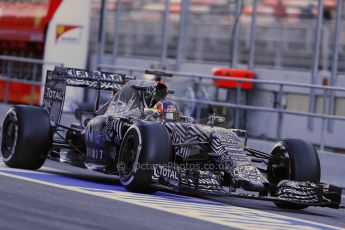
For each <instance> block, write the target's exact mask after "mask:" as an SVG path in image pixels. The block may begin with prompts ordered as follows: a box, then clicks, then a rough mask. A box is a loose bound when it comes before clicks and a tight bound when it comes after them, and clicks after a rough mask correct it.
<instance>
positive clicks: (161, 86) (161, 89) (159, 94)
mask: <svg viewBox="0 0 345 230" xmlns="http://www.w3.org/2000/svg"><path fill="white" fill-rule="evenodd" d="M150 94H151V95H150V97H148V98H147V99H146V101H147V102H148V107H149V108H153V107H154V106H155V105H156V104H157V103H158V102H160V101H162V100H164V99H165V97H166V96H167V95H168V87H167V86H166V84H165V83H164V82H163V81H156V86H155V87H154V89H153V90H152V91H151V93H150Z"/></svg>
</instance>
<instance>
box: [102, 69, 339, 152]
mask: <svg viewBox="0 0 345 230" xmlns="http://www.w3.org/2000/svg"><path fill="white" fill-rule="evenodd" d="M98 68H100V69H104V70H108V71H127V72H128V73H129V74H134V73H144V69H141V68H133V67H129V66H112V65H105V64H100V65H98ZM169 73H172V74H173V75H174V77H177V78H189V79H190V78H192V79H194V80H195V81H196V84H197V86H198V87H202V85H203V82H204V81H206V80H208V81H209V80H228V81H229V80H231V81H234V80H236V81H237V82H253V83H255V84H263V85H276V86H277V92H278V95H277V105H276V108H275V107H272V108H270V107H263V106H255V105H245V104H241V103H240V102H241V98H240V97H241V91H242V89H241V88H240V84H237V88H236V99H235V101H236V103H229V102H219V101H214V100H203V99H197V100H195V99H189V98H182V97H179V96H174V97H173V99H175V100H177V101H184V102H191V103H197V105H198V108H197V110H198V112H197V117H196V119H197V120H200V118H201V117H200V109H201V106H200V105H202V104H207V105H215V106H226V107H229V108H233V109H235V111H236V113H235V125H234V128H238V126H239V111H240V110H247V111H263V112H272V113H277V114H278V120H277V126H276V127H277V130H276V137H277V139H281V131H282V130H281V129H282V119H283V115H284V114H290V115H295V116H304V117H308V118H320V119H322V130H321V132H322V134H321V136H324V135H325V131H326V121H328V123H330V122H332V121H336V120H338V121H345V116H336V115H334V114H330V113H329V111H328V110H327V107H326V101H327V97H329V96H330V95H331V92H332V94H333V95H334V94H335V92H340V93H341V94H343V97H345V88H344V87H335V86H321V85H312V84H300V83H291V82H283V81H271V80H260V79H244V78H231V79H229V78H228V77H215V76H211V75H202V74H193V73H185V72H174V71H169ZM287 87H289V88H291V87H295V88H305V89H310V90H315V91H322V93H320V92H319V95H322V97H323V106H322V107H323V109H322V113H311V112H301V111H295V110H287V109H284V107H283V105H282V98H283V95H284V93H286V91H284V90H285V89H286V88H287ZM338 96H339V95H338ZM331 102H333V103H334V100H333V101H332V100H331ZM333 106H334V105H333ZM320 141H321V142H320V146H321V149H323V148H324V142H323V140H322V139H321V140H320Z"/></svg>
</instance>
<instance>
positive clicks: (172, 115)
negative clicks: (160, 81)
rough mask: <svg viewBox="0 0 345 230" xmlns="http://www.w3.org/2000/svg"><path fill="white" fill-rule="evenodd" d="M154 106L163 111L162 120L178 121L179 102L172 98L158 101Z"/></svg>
mask: <svg viewBox="0 0 345 230" xmlns="http://www.w3.org/2000/svg"><path fill="white" fill-rule="evenodd" d="M154 108H155V109H157V110H158V111H159V112H160V113H161V118H160V120H161V121H177V120H178V118H179V116H180V111H179V108H178V106H177V104H176V103H175V102H174V101H173V100H170V99H166V100H163V101H160V102H158V103H157V104H156V105H155V107H154Z"/></svg>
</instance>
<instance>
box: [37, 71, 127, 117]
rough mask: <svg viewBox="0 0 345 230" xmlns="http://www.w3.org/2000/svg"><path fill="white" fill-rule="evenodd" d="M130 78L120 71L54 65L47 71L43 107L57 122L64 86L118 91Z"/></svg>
mask: <svg viewBox="0 0 345 230" xmlns="http://www.w3.org/2000/svg"><path fill="white" fill-rule="evenodd" d="M132 79H133V78H132V77H128V76H126V75H125V74H120V73H108V72H101V71H93V72H91V71H87V70H83V69H75V68H66V67H55V69H54V70H53V71H50V70H48V71H47V75H46V83H45V89H44V96H43V108H44V109H45V110H46V111H47V112H48V114H49V117H50V120H51V121H53V122H55V123H59V122H60V118H61V114H62V109H63V104H64V101H65V94H66V86H73V87H84V88H92V89H97V90H111V91H118V90H120V89H121V87H122V86H123V85H124V84H126V83H127V81H128V80H132Z"/></svg>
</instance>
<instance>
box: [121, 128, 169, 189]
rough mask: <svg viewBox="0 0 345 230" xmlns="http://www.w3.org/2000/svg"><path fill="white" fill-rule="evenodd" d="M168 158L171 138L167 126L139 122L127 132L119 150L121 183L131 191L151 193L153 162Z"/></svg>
mask: <svg viewBox="0 0 345 230" xmlns="http://www.w3.org/2000/svg"><path fill="white" fill-rule="evenodd" d="M169 161H171V141H170V136H169V133H168V131H167V130H166V128H165V127H164V126H162V125H160V124H157V123H148V122H147V123H146V122H141V123H137V124H134V125H132V126H131V127H130V128H129V129H128V131H127V132H126V134H125V136H124V138H123V141H122V144H121V147H120V153H119V161H118V164H117V166H118V172H119V177H120V181H121V184H122V185H123V186H124V187H125V188H126V189H128V190H129V191H132V192H139V193H154V192H156V191H157V190H156V189H155V188H153V187H152V186H151V181H152V179H151V178H152V174H153V170H154V169H153V165H154V164H166V163H168V162H169Z"/></svg>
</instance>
